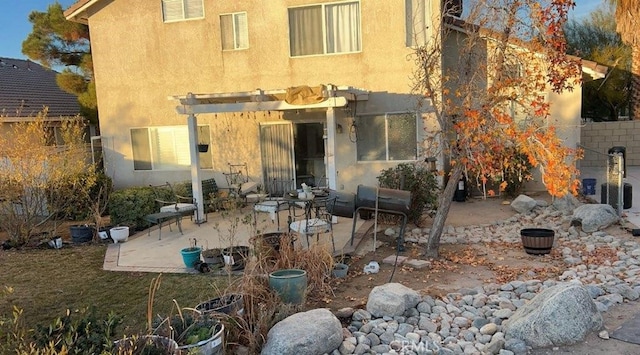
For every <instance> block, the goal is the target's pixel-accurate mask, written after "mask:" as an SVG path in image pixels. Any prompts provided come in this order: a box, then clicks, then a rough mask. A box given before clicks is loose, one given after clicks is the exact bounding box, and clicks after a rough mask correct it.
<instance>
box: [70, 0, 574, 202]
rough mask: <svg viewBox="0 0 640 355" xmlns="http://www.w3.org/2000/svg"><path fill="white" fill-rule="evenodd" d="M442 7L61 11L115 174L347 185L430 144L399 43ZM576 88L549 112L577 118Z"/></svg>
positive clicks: (99, 7)
mask: <svg viewBox="0 0 640 355" xmlns="http://www.w3.org/2000/svg"><path fill="white" fill-rule="evenodd" d="M439 14H441V0H384V1H382V0H343V1H323V0H269V1H265V0H263V1H256V0H235V1H225V2H222V1H209V0H137V1H124V0H79V1H78V2H77V3H76V4H74V5H73V6H72V7H71V8H69V9H68V10H67V11H66V12H65V16H66V17H67V19H69V20H72V21H78V22H82V23H86V24H88V25H89V28H90V33H91V47H92V53H93V63H94V71H95V76H96V90H97V96H98V104H99V114H100V125H101V127H100V128H101V135H102V142H103V149H104V155H105V164H106V169H107V172H108V173H109V174H110V175H112V176H113V178H114V182H115V184H116V186H118V187H124V186H132V185H147V184H154V183H162V182H164V181H177V180H188V179H190V178H191V177H192V176H197V178H198V179H201V178H210V177H215V178H216V180H217V181H218V183H219V184H220V185H223V186H224V185H225V179H224V176H223V173H225V172H229V167H228V164H238V163H244V162H246V163H247V164H248V170H249V175H250V176H251V178H252V179H253V180H254V181H256V182H264V181H270V180H272V179H295V180H296V182H297V184H298V185H299V184H300V183H302V182H307V181H315V182H316V183H317V182H318V181H319V180H320V179H326V181H327V182H328V186H330V187H331V188H334V189H337V190H344V191H351V192H355V190H356V188H357V185H359V184H365V185H376V184H377V179H376V177H377V176H378V175H379V174H380V171H381V170H382V169H385V168H389V167H392V166H395V165H396V164H398V163H399V162H407V161H416V160H419V159H424V158H425V157H426V156H427V155H428V153H426V152H425V147H423V146H422V144H423V143H422V142H423V134H424V132H425V129H424V128H425V127H426V126H428V125H429V122H430V119H431V118H430V111H432V109H431V107H430V105H429V103H428V102H421V103H420V104H418V103H419V101H420V100H422V98H421V97H420V96H419V95H414V94H412V93H411V89H410V88H411V87H412V82H411V79H410V77H411V73H412V71H413V70H414V68H413V66H414V62H413V61H412V60H410V59H409V58H408V56H409V55H410V54H411V53H412V46H413V45H415V44H416V43H415V41H423V42H424V41H429V40H432V39H433V38H436V37H435V36H434V33H432V31H433V29H435V28H440V26H439V21H440V15H439ZM450 53H453V52H450ZM445 57H446V54H445ZM444 59H446V58H444ZM191 93H192V94H191ZM580 95H581V90H579V88H578V90H574V91H573V92H572V93H568V94H567V95H566V96H563V97H562V98H561V101H562V102H563V105H564V107H565V108H567V107H568V106H570V105H571V106H575V108H576V109H575V110H571V111H567V110H566V109H565V110H563V111H562V112H561V113H557V114H558V116H557V120H559V121H562V122H563V125H565V126H569V124H571V125H577V123H579V120H580ZM555 99H557V98H556V97H553V98H550V100H555ZM418 107H420V109H417V108H418ZM566 123H568V124H566ZM577 137H579V134H577V135H576V134H573V133H572V134H567V144H572V145H573V146H575V143H576V141H577V139H578V138H577ZM195 140H197V141H198V142H197V143H209V144H210V149H209V150H208V151H207V152H204V153H199V152H198V151H197V150H196V147H195V143H196V142H195ZM193 156H196V157H197V159H195V162H194V158H192V157H193ZM192 163H193V164H195V163H198V164H199V167H200V169H195V167H194V168H192V166H191V165H192ZM440 163H441V162H440ZM440 163H439V164H440ZM194 181H196V179H194Z"/></svg>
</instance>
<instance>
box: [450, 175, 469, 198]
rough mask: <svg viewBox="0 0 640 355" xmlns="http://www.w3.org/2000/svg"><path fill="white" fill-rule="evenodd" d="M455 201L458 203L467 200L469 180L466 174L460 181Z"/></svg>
mask: <svg viewBox="0 0 640 355" xmlns="http://www.w3.org/2000/svg"><path fill="white" fill-rule="evenodd" d="M453 200H454V201H456V202H464V201H466V200H467V178H466V177H465V176H464V174H463V175H462V176H461V177H460V180H458V186H457V187H456V192H455V193H454V194H453Z"/></svg>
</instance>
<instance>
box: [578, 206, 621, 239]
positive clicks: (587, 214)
mask: <svg viewBox="0 0 640 355" xmlns="http://www.w3.org/2000/svg"><path fill="white" fill-rule="evenodd" d="M619 219H620V217H619V216H618V213H617V212H616V210H614V209H613V207H611V205H607V204H585V205H582V206H580V207H578V208H576V209H575V210H574V211H573V216H572V217H571V223H572V224H574V225H575V224H579V225H581V226H582V230H583V231H584V232H586V233H593V232H596V231H598V230H600V229H604V228H607V227H608V226H610V225H611V224H613V223H616V222H618V220H619Z"/></svg>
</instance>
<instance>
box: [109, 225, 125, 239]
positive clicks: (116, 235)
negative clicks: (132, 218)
mask: <svg viewBox="0 0 640 355" xmlns="http://www.w3.org/2000/svg"><path fill="white" fill-rule="evenodd" d="M109 234H110V235H111V239H113V242H114V243H118V242H126V241H127V240H128V239H129V227H126V226H124V227H113V228H111V229H110V230H109Z"/></svg>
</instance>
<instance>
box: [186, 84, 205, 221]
mask: <svg viewBox="0 0 640 355" xmlns="http://www.w3.org/2000/svg"><path fill="white" fill-rule="evenodd" d="M187 102H188V103H189V104H195V99H194V97H193V94H192V93H189V94H187ZM187 129H188V131H189V154H190V156H191V188H192V191H193V198H195V200H196V205H197V209H196V216H195V220H196V223H198V224H200V223H203V222H204V218H203V217H204V202H203V201H204V200H203V198H202V180H201V179H200V156H199V152H198V119H197V118H196V115H194V114H193V113H189V116H188V117H187Z"/></svg>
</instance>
